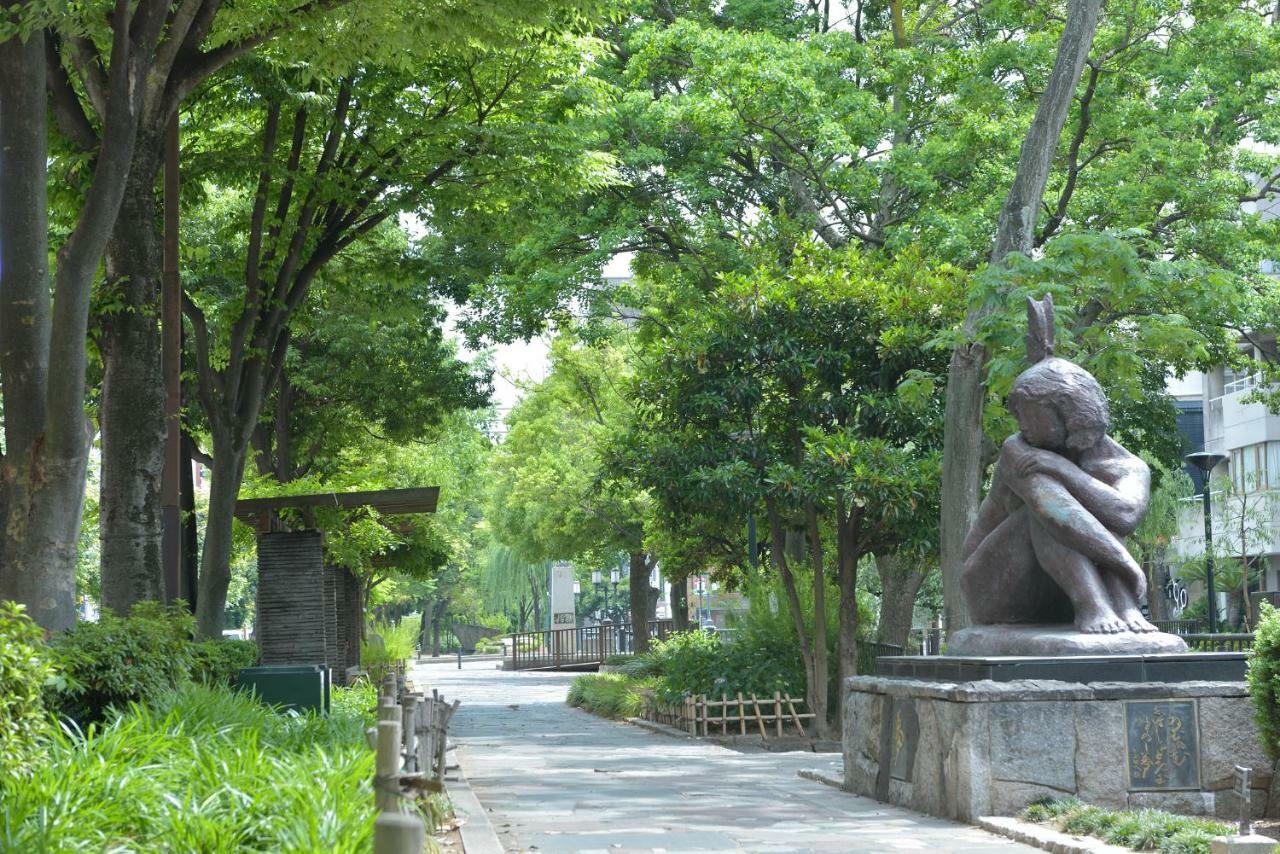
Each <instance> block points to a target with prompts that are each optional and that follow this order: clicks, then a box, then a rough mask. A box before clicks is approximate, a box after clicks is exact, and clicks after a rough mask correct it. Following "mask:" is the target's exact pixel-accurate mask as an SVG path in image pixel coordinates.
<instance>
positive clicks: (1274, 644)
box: [1246, 602, 1280, 760]
mask: <svg viewBox="0 0 1280 854" xmlns="http://www.w3.org/2000/svg"><path fill="white" fill-rule="evenodd" d="M1246 678H1247V679H1248V682H1249V696H1250V698H1251V699H1252V700H1253V716H1254V720H1256V721H1257V723H1258V735H1259V737H1260V738H1261V739H1262V747H1263V749H1264V750H1266V751H1267V755H1268V756H1270V757H1271V759H1272V760H1276V759H1280V611H1277V610H1276V609H1275V608H1273V607H1271V603H1269V602H1262V603H1261V613H1260V614H1259V618H1258V626H1257V629H1256V630H1255V632H1254V637H1253V655H1252V656H1250V658H1249V673H1248V676H1247V677H1246Z"/></svg>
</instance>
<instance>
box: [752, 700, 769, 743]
mask: <svg viewBox="0 0 1280 854" xmlns="http://www.w3.org/2000/svg"><path fill="white" fill-rule="evenodd" d="M751 705H752V707H753V708H755V710H756V726H757V727H759V728H760V739H761V740H762V741H763V740H764V739H765V738H766V737H767V736H766V735H765V734H764V720H763V719H762V718H761V717H760V701H759V700H757V699H756V695H755V694H752V695H751Z"/></svg>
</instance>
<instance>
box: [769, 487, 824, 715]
mask: <svg viewBox="0 0 1280 854" xmlns="http://www.w3.org/2000/svg"><path fill="white" fill-rule="evenodd" d="M765 511H766V514H767V516H768V519H769V557H770V559H771V560H772V561H773V566H774V568H775V569H777V570H778V575H779V576H780V577H781V578H782V588H783V590H784V591H785V592H786V594H787V610H788V611H789V612H790V613H791V621H792V624H793V625H794V626H795V629H796V638H797V639H798V641H799V643H800V660H801V661H802V662H803V663H804V685H805V688H804V694H805V700H806V702H808V704H809V709H810V711H812V712H814V713H815V714H816V713H817V711H818V708H822V709H823V710H824V713H825V709H826V696H827V694H826V691H827V689H826V668H825V655H824V657H823V658H824V664H823V670H822V678H821V680H819V673H818V669H817V668H816V667H815V666H814V664H815V656H814V644H813V643H812V642H811V641H810V639H809V630H808V627H807V626H806V625H805V613H804V608H803V606H802V605H801V604H800V593H799V590H798V589H797V587H796V579H795V575H794V574H792V572H791V566H790V564H789V563H788V562H787V555H786V546H785V543H786V539H787V538H786V530H785V529H784V528H783V525H782V518H781V516H780V515H779V514H778V507H777V504H776V503H775V502H774V501H773V499H771V498H766V499H765ZM823 645H824V652H825V645H826V639H825V638H824V639H823ZM819 682H821V685H819Z"/></svg>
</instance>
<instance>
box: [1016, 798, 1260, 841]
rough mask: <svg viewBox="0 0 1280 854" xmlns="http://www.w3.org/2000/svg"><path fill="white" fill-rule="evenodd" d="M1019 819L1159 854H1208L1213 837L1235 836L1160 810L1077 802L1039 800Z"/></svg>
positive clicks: (1230, 831) (1205, 822)
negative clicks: (1109, 807) (1104, 806)
mask: <svg viewBox="0 0 1280 854" xmlns="http://www.w3.org/2000/svg"><path fill="white" fill-rule="evenodd" d="M1022 817H1023V818H1024V819H1026V820H1027V821H1033V822H1036V823H1038V824H1052V825H1054V826H1055V827H1057V828H1058V829H1059V830H1062V831H1063V832H1065V833H1070V834H1073V835H1077V836H1092V837H1095V838H1097V839H1101V840H1103V841H1104V842H1106V843H1108V844H1109V845H1119V846H1122V847H1125V848H1132V849H1134V850H1135V851H1157V852H1159V854H1209V850H1210V845H1211V843H1212V841H1213V837H1215V836H1230V835H1231V834H1233V833H1234V832H1235V830H1234V828H1233V827H1232V826H1230V825H1227V824H1223V823H1222V822H1220V821H1212V820H1210V819H1205V818H1194V817H1191V816H1184V815H1174V814H1173V813H1168V812H1164V811H1162V810H1108V809H1102V808H1100V807H1095V806H1090V805H1089V804H1086V803H1084V802H1083V801H1081V800H1079V799H1078V798H1042V799H1040V800H1038V801H1035V802H1033V803H1032V804H1031V805H1030V806H1029V807H1027V808H1026V809H1025V810H1023V812H1022Z"/></svg>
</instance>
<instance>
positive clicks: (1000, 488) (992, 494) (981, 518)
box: [961, 460, 1009, 560]
mask: <svg viewBox="0 0 1280 854" xmlns="http://www.w3.org/2000/svg"><path fill="white" fill-rule="evenodd" d="M1002 468H1003V466H1002V464H1001V463H1000V461H998V460H997V461H996V469H995V472H994V473H993V474H992V476H991V490H990V491H989V492H988V493H987V497H986V498H983V499H982V505H981V506H980V507H979V508H978V518H976V519H974V520H973V527H972V528H970V529H969V535H968V536H967V537H965V539H964V548H963V549H962V551H961V558H962V559H964V560H968V559H969V557H970V556H971V555H972V554H973V553H974V552H975V551H977V550H978V546H980V545H982V541H983V540H985V539H986V538H987V536H988V535H990V533H991V532H992V531H994V530H995V529H996V526H998V525H999V524H1000V523H1001V522H1003V521H1004V520H1005V519H1006V518H1007V517H1008V516H1009V513H1008V511H1007V510H1006V509H1005V506H1006V501H1007V498H1008V493H1009V485H1008V484H1007V483H1005V479H1004V472H1003V471H1002Z"/></svg>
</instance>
